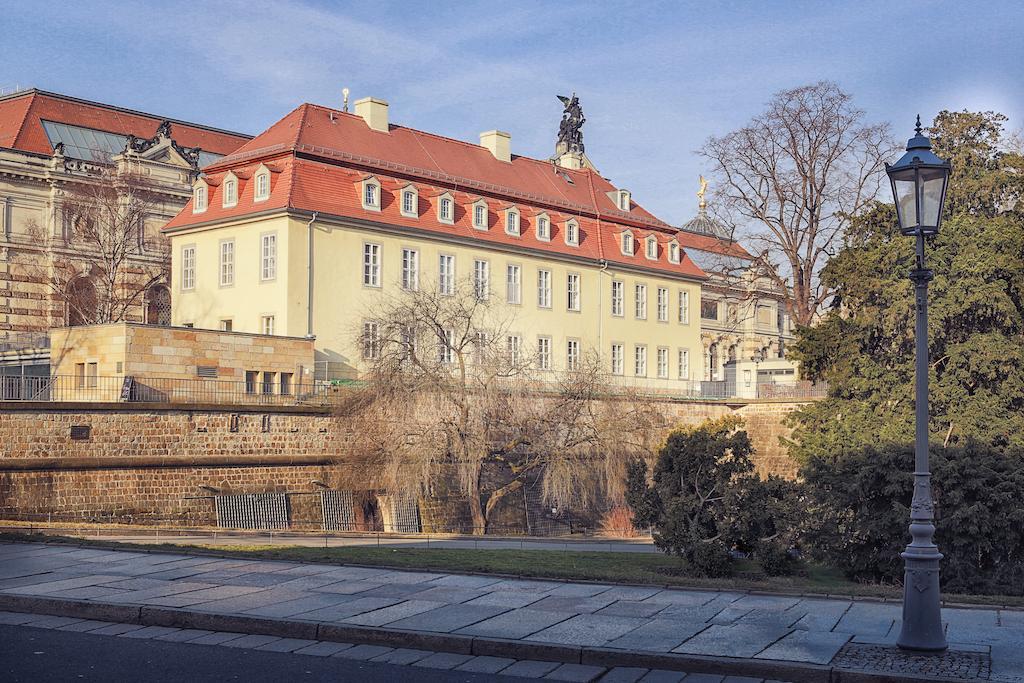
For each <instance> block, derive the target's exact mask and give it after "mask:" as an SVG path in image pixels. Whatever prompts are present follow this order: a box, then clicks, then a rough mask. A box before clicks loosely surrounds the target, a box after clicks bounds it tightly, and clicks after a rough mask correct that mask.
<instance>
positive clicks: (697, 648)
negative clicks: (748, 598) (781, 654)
mask: <svg viewBox="0 0 1024 683" xmlns="http://www.w3.org/2000/svg"><path fill="white" fill-rule="evenodd" d="M788 633H789V631H788V630H787V629H784V628H777V627H767V628H764V627H760V626H750V625H746V624H736V625H734V626H718V625H714V626H709V627H708V628H706V629H704V630H703V631H701V632H700V633H698V634H697V635H695V636H694V637H693V638H690V639H689V640H687V641H686V642H685V643H683V644H682V645H680V646H679V647H676V648H673V649H672V652H680V653H683V654H691V655H726V656H728V657H753V656H754V655H756V654H757V653H759V652H761V651H762V650H764V649H765V648H766V647H768V646H769V645H771V644H772V643H774V642H775V641H777V640H779V639H780V638H782V637H784V636H785V635H787V634H788Z"/></svg>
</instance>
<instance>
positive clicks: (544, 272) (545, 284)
mask: <svg viewBox="0 0 1024 683" xmlns="http://www.w3.org/2000/svg"><path fill="white" fill-rule="evenodd" d="M537 307H538V308H546V309H550V308H551V271H550V270H548V269H546V268H538V269H537Z"/></svg>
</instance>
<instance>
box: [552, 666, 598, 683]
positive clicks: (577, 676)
mask: <svg viewBox="0 0 1024 683" xmlns="http://www.w3.org/2000/svg"><path fill="white" fill-rule="evenodd" d="M603 673H604V667H602V666H587V665H586V664H563V665H562V666H560V667H558V668H557V669H555V670H554V671H552V672H551V673H549V674H548V675H547V676H545V677H544V680H546V681H573V682H575V683H590V681H596V680H597V678H598V676H600V675H601V674H603Z"/></svg>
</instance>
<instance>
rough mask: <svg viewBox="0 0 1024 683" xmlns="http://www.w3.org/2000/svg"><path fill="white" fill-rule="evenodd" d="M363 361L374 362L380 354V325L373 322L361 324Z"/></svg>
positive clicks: (368, 321)
mask: <svg viewBox="0 0 1024 683" xmlns="http://www.w3.org/2000/svg"><path fill="white" fill-rule="evenodd" d="M362 341H363V360H375V359H376V358H377V356H378V355H379V354H380V325H379V324H378V323H377V321H375V320H367V321H365V322H364V323H363V339H362Z"/></svg>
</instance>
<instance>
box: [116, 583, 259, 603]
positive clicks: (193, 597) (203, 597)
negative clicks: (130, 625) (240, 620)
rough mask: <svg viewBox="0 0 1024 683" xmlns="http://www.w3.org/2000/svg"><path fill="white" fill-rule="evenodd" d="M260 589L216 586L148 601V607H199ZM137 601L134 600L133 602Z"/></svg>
mask: <svg viewBox="0 0 1024 683" xmlns="http://www.w3.org/2000/svg"><path fill="white" fill-rule="evenodd" d="M259 590H260V589H259V588H253V587H252V586H215V587H214V588H202V589H200V590H191V591H188V592H185V593H176V594H174V595H166V596H164V597H159V598H152V599H146V600H145V602H146V604H147V605H159V606H161V607H188V606H189V605H198V604H199V603H201V602H209V601H211V600H219V599H221V598H233V597H236V596H239V595H245V594H246V593H255V592H257V591H259ZM135 601H137V599H136V600H133V602H135Z"/></svg>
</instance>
